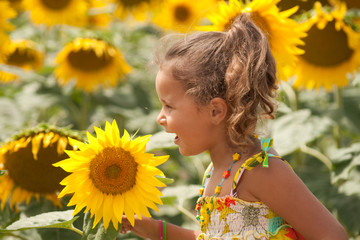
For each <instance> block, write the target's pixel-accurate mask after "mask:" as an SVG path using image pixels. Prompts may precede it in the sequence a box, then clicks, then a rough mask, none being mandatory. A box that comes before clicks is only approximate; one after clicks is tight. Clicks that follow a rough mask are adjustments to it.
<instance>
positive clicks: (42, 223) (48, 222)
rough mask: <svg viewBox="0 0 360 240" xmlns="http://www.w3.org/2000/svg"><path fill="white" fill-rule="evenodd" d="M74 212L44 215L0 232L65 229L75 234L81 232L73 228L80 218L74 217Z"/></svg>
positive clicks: (23, 220) (22, 221) (19, 222)
mask: <svg viewBox="0 0 360 240" xmlns="http://www.w3.org/2000/svg"><path fill="white" fill-rule="evenodd" d="M72 214H73V210H67V211H56V212H48V213H42V214H39V215H36V216H33V217H29V218H23V219H20V220H18V221H16V222H14V223H13V224H11V225H9V226H8V227H7V228H5V229H0V232H4V233H6V232H13V231H23V230H28V229H37V228H65V229H69V230H72V231H75V232H78V233H79V234H81V233H80V231H79V230H78V229H76V228H74V227H73V225H72V224H73V222H74V221H75V220H76V219H77V218H78V217H73V215H72Z"/></svg>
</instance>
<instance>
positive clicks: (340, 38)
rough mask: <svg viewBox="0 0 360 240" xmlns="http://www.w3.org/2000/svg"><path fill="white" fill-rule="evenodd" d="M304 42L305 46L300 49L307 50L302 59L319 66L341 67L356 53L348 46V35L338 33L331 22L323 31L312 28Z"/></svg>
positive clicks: (342, 32) (341, 32)
mask: <svg viewBox="0 0 360 240" xmlns="http://www.w3.org/2000/svg"><path fill="white" fill-rule="evenodd" d="M304 42H305V46H301V47H300V48H302V49H304V50H305V54H304V55H301V57H302V58H304V59H305V60H306V61H307V62H309V63H311V64H314V65H317V66H324V67H331V66H336V65H339V64H341V63H342V62H345V61H347V60H349V59H350V57H351V56H352V54H353V52H354V51H353V50H352V49H350V48H349V46H348V44H347V35H346V33H345V32H344V31H342V30H340V31H336V29H335V23H334V22H329V23H328V24H327V25H326V27H325V28H324V29H323V30H319V29H318V28H317V27H316V25H314V26H312V27H311V29H310V30H309V32H308V36H307V37H306V38H304Z"/></svg>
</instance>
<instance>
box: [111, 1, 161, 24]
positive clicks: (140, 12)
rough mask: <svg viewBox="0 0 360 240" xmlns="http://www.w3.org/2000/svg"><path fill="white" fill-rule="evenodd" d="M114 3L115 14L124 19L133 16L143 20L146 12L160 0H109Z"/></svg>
mask: <svg viewBox="0 0 360 240" xmlns="http://www.w3.org/2000/svg"><path fill="white" fill-rule="evenodd" d="M110 1H111V2H113V3H115V4H116V10H115V12H114V14H115V16H117V17H120V18H121V19H125V18H126V17H127V16H129V15H131V16H134V17H135V19H137V20H145V18H146V16H147V13H148V12H149V11H150V10H151V9H153V8H154V7H156V6H157V5H158V4H159V2H160V1H161V0H110Z"/></svg>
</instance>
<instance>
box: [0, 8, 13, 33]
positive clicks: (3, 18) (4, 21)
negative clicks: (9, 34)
mask: <svg viewBox="0 0 360 240" xmlns="http://www.w3.org/2000/svg"><path fill="white" fill-rule="evenodd" d="M15 16H16V11H15V10H14V9H13V8H12V7H11V6H10V4H9V2H8V1H0V31H10V30H13V29H14V25H12V24H11V23H9V19H11V18H14V17H15Z"/></svg>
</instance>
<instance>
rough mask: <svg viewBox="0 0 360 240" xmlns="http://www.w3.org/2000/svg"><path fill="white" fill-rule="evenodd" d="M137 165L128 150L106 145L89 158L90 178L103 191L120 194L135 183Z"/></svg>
mask: <svg viewBox="0 0 360 240" xmlns="http://www.w3.org/2000/svg"><path fill="white" fill-rule="evenodd" d="M137 166H138V164H137V163H136V162H135V159H134V157H133V156H131V154H130V153H129V152H128V151H125V150H124V149H122V148H120V147H106V148H104V149H103V151H102V152H101V153H99V154H97V155H96V156H95V157H94V158H93V159H92V160H91V162H90V179H91V181H92V182H93V184H94V185H95V187H96V188H97V189H98V190H99V191H101V192H103V193H107V194H114V195H116V194H121V193H124V192H127V191H129V190H130V189H131V188H132V187H133V186H134V185H135V182H136V173H137Z"/></svg>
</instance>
